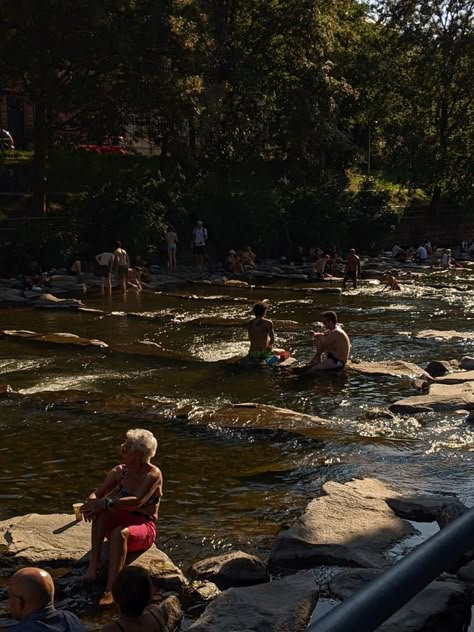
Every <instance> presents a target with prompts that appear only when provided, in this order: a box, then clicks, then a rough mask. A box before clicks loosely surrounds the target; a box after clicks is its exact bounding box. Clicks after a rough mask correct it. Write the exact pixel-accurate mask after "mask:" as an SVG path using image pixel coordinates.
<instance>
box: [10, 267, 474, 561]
mask: <svg viewBox="0 0 474 632" xmlns="http://www.w3.org/2000/svg"><path fill="white" fill-rule="evenodd" d="M447 279H448V283H451V284H452V285H453V286H459V285H460V284H466V283H470V284H471V288H472V287H474V286H473V277H472V275H468V274H467V273H463V274H462V278H456V276H455V275H454V273H451V275H447ZM445 280H446V279H445ZM425 281H429V279H428V278H427V279H425ZM301 288H302V290H301V291H289V290H282V289H281V288H279V287H278V286H272V288H271V289H266V290H265V291H261V290H258V289H233V288H215V287H213V288H208V287H206V286H197V285H196V286H192V287H191V288H188V289H187V290H183V289H180V290H178V292H179V294H184V293H186V292H187V291H189V293H192V294H195V295H198V296H200V297H203V300H196V299H194V300H190V299H184V298H179V297H174V296H166V295H161V294H145V293H144V294H142V295H140V296H138V297H137V296H136V295H134V294H132V293H129V295H128V296H127V298H126V299H123V298H122V297H120V296H119V295H116V294H114V295H113V298H112V299H110V298H106V299H102V298H101V297H99V296H97V295H95V296H94V295H91V296H88V297H87V299H86V300H87V304H88V306H90V307H98V308H102V309H105V310H106V311H108V312H109V314H108V315H106V316H98V315H94V314H87V313H72V312H67V311H66V312H60V311H47V310H44V311H40V310H32V309H3V310H2V311H0V325H1V329H2V330H3V329H29V330H34V331H37V332H54V331H63V332H64V331H67V332H71V333H75V334H79V335H82V336H85V337H89V338H98V339H100V340H104V341H105V342H107V343H114V344H117V343H123V344H125V343H132V342H138V341H144V340H147V341H152V342H157V343H160V344H161V345H162V346H163V347H164V348H166V349H170V350H175V351H181V352H182V351H186V352H188V353H192V354H193V355H195V356H198V357H200V358H202V359H203V360H206V361H211V360H219V359H224V358H226V357H230V356H233V355H236V354H239V353H242V354H243V353H245V351H246V348H247V341H246V332H245V329H242V328H238V327H236V328H231V327H209V326H207V327H206V326H203V325H201V324H198V323H197V322H196V321H195V320H194V319H198V318H200V317H202V316H204V315H207V316H216V317H232V318H246V317H248V316H249V313H250V308H251V305H252V302H253V301H254V300H259V299H263V298H269V299H270V301H271V303H272V307H271V314H270V317H271V318H273V319H274V320H277V321H278V320H281V319H291V320H295V321H298V322H299V323H302V324H303V325H305V326H304V327H303V328H302V329H301V330H297V331H286V330H285V329H284V328H283V329H279V330H277V345H278V346H280V347H284V348H292V349H294V353H295V356H296V357H297V358H298V359H299V360H305V359H309V357H310V356H311V354H312V347H311V340H310V337H309V336H308V332H309V330H310V329H311V324H312V323H313V322H315V321H319V320H320V317H321V312H322V311H324V310H325V309H334V310H336V311H337V313H338V315H339V318H340V320H341V322H343V323H344V325H345V327H346V330H347V331H348V333H349V334H350V336H351V338H352V342H353V352H352V356H353V358H362V359H370V360H376V359H377V360H382V359H390V358H392V359H394V358H403V359H405V360H410V361H413V362H415V363H417V364H419V365H420V366H425V365H426V364H427V363H428V361H430V360H433V359H449V358H457V359H460V358H461V357H462V356H463V355H473V354H474V341H472V340H471V341H458V342H455V343H453V342H439V341H433V340H432V341H427V340H416V339H414V338H412V337H411V334H412V333H413V332H416V331H419V330H421V329H428V328H430V329H449V330H452V329H457V330H458V331H465V332H474V292H473V291H472V290H471V291H470V292H461V291H458V290H456V289H454V288H445V289H434V288H432V287H429V286H428V285H426V284H424V283H423V280H422V281H419V282H417V285H416V286H406V287H405V289H404V291H403V292H401V293H388V292H383V293H382V292H381V291H380V288H377V287H371V286H369V285H367V284H366V285H364V286H363V287H362V288H361V289H360V290H357V291H355V292H354V291H349V292H347V293H345V294H343V295H340V296H339V295H310V294H307V293H305V292H304V291H303V289H304V286H301ZM216 295H220V296H221V297H222V296H224V297H227V298H228V299H230V298H233V297H240V298H241V299H248V300H241V301H238V302H232V301H230V300H225V299H223V298H221V299H215V300H212V299H211V300H204V299H205V298H206V297H211V296H216ZM123 312H148V313H154V314H156V313H172V314H174V315H175V320H174V321H173V322H169V323H162V322H153V321H151V320H140V319H132V318H126V317H124V315H123ZM0 372H1V376H2V383H3V384H4V385H5V384H9V385H10V386H11V387H12V388H13V389H15V390H17V391H20V392H22V393H24V394H32V393H35V392H40V391H61V392H62V391H65V390H70V389H76V390H79V391H88V392H95V391H99V392H101V393H103V394H104V395H106V396H107V397H110V398H111V399H113V397H114V396H116V395H121V396H125V395H129V396H134V397H136V398H143V397H146V398H149V399H150V398H151V399H154V400H156V401H157V402H163V401H167V402H172V403H173V407H174V408H181V407H184V406H190V407H195V408H198V407H199V408H204V409H210V410H214V409H218V408H221V407H223V406H224V405H226V404H228V403H238V402H250V401H251V402H260V403H264V404H272V405H274V406H279V407H284V408H290V409H293V410H296V411H299V412H304V413H308V414H315V415H319V416H321V417H324V418H325V419H327V420H328V422H327V432H326V433H325V434H324V436H323V437H322V438H319V439H308V438H304V437H298V436H296V435H292V434H291V433H288V434H285V433H284V432H278V433H273V434H272V433H262V432H252V431H248V430H245V431H243V430H228V429H227V430H225V429H222V428H220V427H219V423H218V418H217V420H216V419H214V423H213V424H212V426H204V427H199V428H198V427H196V426H191V425H188V424H187V423H186V421H185V420H182V419H181V420H180V419H176V418H175V417H173V416H172V415H171V414H165V413H162V412H160V411H159V410H155V409H150V408H149V407H147V406H144V407H142V408H137V412H134V413H131V414H124V413H123V411H121V410H120V409H114V408H113V406H110V407H108V408H107V407H103V406H102V407H98V408H97V410H94V409H93V408H91V407H89V408H88V409H85V410H81V408H80V407H78V406H75V407H67V406H66V407H64V406H63V407H60V406H55V405H53V404H49V405H48V404H43V405H38V403H37V402H36V403H35V404H32V403H31V401H29V400H28V399H27V398H21V399H10V398H0V410H1V416H0V428H1V435H0V436H1V442H0V520H1V519H5V518H8V517H11V516H14V515H20V514H25V513H29V512H40V513H41V512H43V513H45V512H68V513H70V512H71V504H72V503H73V502H75V501H78V500H80V499H82V498H84V496H85V495H86V494H87V493H88V492H90V491H91V489H93V488H94V487H95V486H96V485H97V483H98V482H99V481H100V480H101V479H102V477H103V475H104V473H105V471H106V470H107V469H108V468H110V467H112V466H113V465H115V464H116V463H117V462H118V449H119V446H120V443H121V441H122V438H123V435H124V433H125V431H126V430H127V429H128V428H130V427H137V426H140V427H145V428H148V429H150V430H152V431H153V432H154V434H155V435H156V437H157V438H158V441H159V451H158V454H157V457H156V459H155V462H156V463H157V464H158V465H159V466H160V467H161V468H162V471H163V475H164V480H165V495H164V498H163V502H162V506H161V510H160V518H159V528H158V539H157V544H158V546H159V547H160V548H161V549H163V550H164V551H166V552H167V553H168V554H169V555H170V557H171V558H172V559H173V560H174V561H175V562H176V563H178V564H180V565H181V566H182V567H183V568H184V569H186V567H187V566H188V565H189V564H190V563H192V562H193V561H195V560H196V559H200V558H204V557H206V556H209V555H212V554H215V553H219V552H223V551H226V550H228V549H231V548H237V547H238V548H241V549H244V550H247V551H249V552H257V553H260V554H263V555H265V554H266V553H267V552H268V550H269V548H270V546H271V543H272V540H273V538H274V536H275V535H276V533H277V532H278V531H279V530H280V529H281V528H282V527H283V526H285V525H287V524H289V523H290V522H291V521H292V520H293V519H294V518H295V517H296V516H297V515H298V513H299V512H301V510H302V509H303V508H304V507H305V505H306V503H307V501H308V500H310V499H311V498H313V497H314V496H315V495H317V494H318V493H319V491H320V488H321V485H322V484H323V483H324V482H325V481H327V480H329V479H332V480H338V481H345V480H348V479H349V478H351V477H353V476H376V477H379V478H381V479H383V480H386V481H388V482H389V483H390V484H392V485H393V486H395V487H400V488H408V489H419V490H425V491H428V490H444V491H449V492H455V493H456V494H458V495H459V497H460V498H461V499H462V500H463V501H465V502H466V503H468V504H474V486H473V485H472V472H473V469H472V467H473V464H474V451H473V450H474V430H473V429H472V427H471V428H470V427H469V426H467V425H466V424H465V423H464V420H465V416H466V415H465V414H459V413H450V414H446V413H437V414H430V415H424V416H422V417H418V418H417V419H415V418H412V417H398V418H395V419H386V418H384V417H383V416H382V415H380V416H375V419H372V418H370V419H369V417H368V416H367V415H366V412H367V409H368V408H370V407H386V406H388V405H389V404H390V403H392V402H393V401H395V400H397V399H400V398H401V397H403V396H409V395H412V394H415V389H414V387H413V386H412V385H411V384H410V382H409V381H403V380H396V379H386V378H367V377H362V376H358V375H356V374H352V373H350V374H338V375H321V376H317V377H312V378H308V377H306V378H302V377H298V376H296V375H291V374H290V373H288V372H285V371H283V370H275V369H271V368H255V369H245V370H244V369H242V368H240V367H236V366H232V365H220V364H212V363H211V362H209V363H201V364H191V363H185V362H176V361H173V360H164V359H157V358H151V357H150V358H144V357H133V356H124V355H115V354H108V353H104V352H103V351H97V350H87V349H77V350H76V349H74V348H58V347H52V346H43V345H41V344H34V343H27V342H15V341H12V340H7V339H0ZM134 401H136V400H134Z"/></svg>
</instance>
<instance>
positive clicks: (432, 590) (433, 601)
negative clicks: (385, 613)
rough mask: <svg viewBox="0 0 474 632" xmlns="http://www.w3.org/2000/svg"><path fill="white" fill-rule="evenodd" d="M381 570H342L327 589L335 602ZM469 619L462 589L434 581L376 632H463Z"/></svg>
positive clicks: (469, 615) (358, 587) (468, 607)
mask: <svg viewBox="0 0 474 632" xmlns="http://www.w3.org/2000/svg"><path fill="white" fill-rule="evenodd" d="M380 573H381V571H377V570H373V569H365V568H357V569H351V570H345V571H342V573H340V574H339V575H336V577H334V578H333V579H332V580H331V582H330V584H329V586H330V591H331V593H332V594H333V595H334V596H336V597H337V598H339V599H343V600H344V599H347V598H348V597H350V596H351V595H352V594H353V593H356V592H358V591H359V590H360V589H361V588H362V587H363V586H364V585H365V584H366V583H367V582H369V581H371V580H372V579H374V578H375V577H378V576H379V575H380ZM470 619H471V609H470V605H469V602H468V599H467V594H466V590H465V588H464V587H463V586H462V585H460V584H458V583H457V582H453V581H434V582H432V583H431V584H429V585H428V586H427V587H426V588H425V589H424V590H422V591H421V592H420V593H418V595H416V596H415V597H413V599H411V600H410V601H409V602H408V604H406V605H405V606H403V607H402V608H400V610H399V611H398V612H396V613H395V614H394V615H392V616H391V617H390V618H389V619H387V621H386V622H385V623H383V624H382V625H380V626H379V627H378V628H377V631H378V632H419V631H420V630H423V632H446V631H447V630H449V631H450V632H463V631H464V630H465V629H466V626H467V625H468V624H469V622H470Z"/></svg>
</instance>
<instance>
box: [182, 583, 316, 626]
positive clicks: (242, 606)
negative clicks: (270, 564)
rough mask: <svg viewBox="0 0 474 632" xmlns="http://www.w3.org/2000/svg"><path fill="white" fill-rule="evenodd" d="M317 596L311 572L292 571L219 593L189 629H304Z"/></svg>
mask: <svg viewBox="0 0 474 632" xmlns="http://www.w3.org/2000/svg"><path fill="white" fill-rule="evenodd" d="M317 600H318V588H317V586H316V583H315V581H314V578H313V576H312V575H311V573H305V572H303V573H296V574H295V575H292V576H291V577H287V578H285V579H278V580H275V581H272V582H269V583H266V584H261V585H259V586H251V587H247V588H230V589H229V590H226V591H225V592H224V593H222V594H221V595H219V596H218V597H217V598H216V599H215V600H214V601H213V602H212V603H211V604H209V606H208V607H207V608H206V610H205V611H204V614H202V615H201V616H200V618H199V619H198V620H197V621H196V622H195V623H193V624H192V625H191V626H190V627H189V628H188V629H189V631H190V632H232V631H234V630H235V631H236V632H237V631H238V632H257V630H258V631H262V632H263V631H265V632H287V631H290V630H291V632H304V630H305V629H306V626H307V625H308V622H309V620H310V617H311V614H312V612H313V610H314V607H315V606H316V602H317Z"/></svg>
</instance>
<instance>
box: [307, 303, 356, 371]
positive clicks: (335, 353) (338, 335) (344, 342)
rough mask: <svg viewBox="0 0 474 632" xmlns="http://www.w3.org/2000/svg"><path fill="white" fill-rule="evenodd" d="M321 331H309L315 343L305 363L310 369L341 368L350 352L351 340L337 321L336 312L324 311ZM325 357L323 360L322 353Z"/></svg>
mask: <svg viewBox="0 0 474 632" xmlns="http://www.w3.org/2000/svg"><path fill="white" fill-rule="evenodd" d="M323 325H324V327H325V331H324V332H322V333H316V332H314V331H313V332H311V333H312V335H313V339H314V342H315V344H316V353H315V354H314V356H313V358H312V359H311V360H310V362H308V364H307V365H306V367H305V368H306V369H308V370H310V371H326V370H328V369H343V368H344V366H345V365H346V363H347V360H348V359H349V354H350V352H351V341H350V339H349V336H348V335H347V334H346V332H345V331H344V329H342V327H341V326H340V325H339V324H338V322H337V315H336V312H324V314H323ZM323 354H325V356H326V358H325V359H324V360H323V359H322V355H323Z"/></svg>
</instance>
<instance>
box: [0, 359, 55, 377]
mask: <svg viewBox="0 0 474 632" xmlns="http://www.w3.org/2000/svg"><path fill="white" fill-rule="evenodd" d="M50 362H51V361H50V360H47V359H37V358H35V359H34V360H15V359H8V360H2V361H0V375H5V374H7V373H17V372H19V371H30V370H32V369H39V368H40V367H44V366H46V365H47V364H50Z"/></svg>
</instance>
